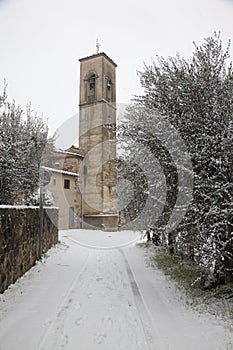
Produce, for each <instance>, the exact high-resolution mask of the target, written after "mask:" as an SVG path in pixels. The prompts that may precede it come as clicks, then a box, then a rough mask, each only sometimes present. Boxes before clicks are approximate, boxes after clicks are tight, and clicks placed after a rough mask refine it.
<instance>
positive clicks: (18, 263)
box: [0, 206, 58, 293]
mask: <svg viewBox="0 0 233 350" xmlns="http://www.w3.org/2000/svg"><path fill="white" fill-rule="evenodd" d="M39 226H40V215H39V208H38V207H34V208H33V207H10V206H9V207H1V206H0V293H3V292H4V290H6V289H7V288H8V286H9V285H10V284H12V283H14V282H15V281H16V280H17V279H18V278H19V277H20V276H22V275H23V274H24V273H25V272H26V271H27V270H29V269H30V268H31V267H32V266H33V265H34V264H35V262H36V260H37V259H38V257H39V252H38V247H39ZM43 227H44V228H43V246H42V247H43V248H42V252H43V253H45V252H46V251H47V250H48V249H49V248H51V247H52V246H53V245H55V244H56V243H58V228H57V227H58V209H57V208H46V209H44V225H43Z"/></svg>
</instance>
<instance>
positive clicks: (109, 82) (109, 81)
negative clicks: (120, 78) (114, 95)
mask: <svg viewBox="0 0 233 350" xmlns="http://www.w3.org/2000/svg"><path fill="white" fill-rule="evenodd" d="M111 85H112V81H111V79H108V81H107V89H108V90H110V89H111Z"/></svg>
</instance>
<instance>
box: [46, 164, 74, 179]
mask: <svg viewBox="0 0 233 350" xmlns="http://www.w3.org/2000/svg"><path fill="white" fill-rule="evenodd" d="M42 168H43V169H45V170H48V171H51V172H52V173H58V174H62V175H69V176H76V177H79V174H77V173H72V172H71V171H65V170H62V169H55V168H49V167H47V166H43V167H42Z"/></svg>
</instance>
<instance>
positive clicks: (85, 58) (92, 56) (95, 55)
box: [79, 52, 117, 67]
mask: <svg viewBox="0 0 233 350" xmlns="http://www.w3.org/2000/svg"><path fill="white" fill-rule="evenodd" d="M99 56H103V57H105V58H106V59H107V60H108V61H109V62H110V63H112V64H113V65H114V66H115V67H117V64H116V63H115V62H114V61H113V60H112V59H111V58H110V57H109V56H108V55H106V53H105V52H100V53H96V54H94V55H91V56H87V57H83V58H80V59H79V61H80V62H82V61H85V60H90V59H92V58H96V57H99Z"/></svg>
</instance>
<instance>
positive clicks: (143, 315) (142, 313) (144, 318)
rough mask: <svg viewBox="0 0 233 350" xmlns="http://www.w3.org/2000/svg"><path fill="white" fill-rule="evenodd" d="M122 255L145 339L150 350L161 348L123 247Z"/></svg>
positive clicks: (120, 250)
mask: <svg viewBox="0 0 233 350" xmlns="http://www.w3.org/2000/svg"><path fill="white" fill-rule="evenodd" d="M118 250H119V252H120V253H121V255H122V256H123V260H124V263H125V266H126V271H127V274H128V278H129V282H130V286H131V289H132V292H133V295H134V299H135V304H136V307H137V309H138V313H139V317H140V320H141V324H142V328H143V331H144V334H145V339H146V342H147V346H148V349H149V350H160V345H159V340H158V339H156V343H155V340H154V338H157V337H156V336H155V335H156V331H155V330H154V327H153V326H152V324H153V323H152V320H151V318H150V315H149V314H148V311H147V309H146V307H145V304H144V302H143V299H142V296H141V293H140V290H139V288H138V285H137V282H136V280H135V278H134V275H133V272H132V270H131V268H130V265H129V262H128V260H127V258H126V256H125V253H124V252H123V250H122V249H120V248H119V249H118Z"/></svg>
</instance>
